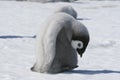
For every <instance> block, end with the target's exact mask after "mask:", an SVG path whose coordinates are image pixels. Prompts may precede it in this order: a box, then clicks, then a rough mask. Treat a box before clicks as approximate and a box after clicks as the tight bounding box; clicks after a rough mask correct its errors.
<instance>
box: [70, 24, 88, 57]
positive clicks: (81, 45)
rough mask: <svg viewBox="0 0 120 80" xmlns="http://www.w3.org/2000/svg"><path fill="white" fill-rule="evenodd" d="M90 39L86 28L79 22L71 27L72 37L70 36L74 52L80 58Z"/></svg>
mask: <svg viewBox="0 0 120 80" xmlns="http://www.w3.org/2000/svg"><path fill="white" fill-rule="evenodd" d="M89 40H90V37H89V32H88V30H87V28H86V27H85V26H84V25H83V24H82V23H80V22H76V23H75V24H74V25H73V35H72V41H73V42H72V44H73V43H74V44H75V45H76V48H75V49H76V51H77V52H78V53H79V55H80V56H81V57H82V55H83V53H84V52H85V50H86V48H87V46H88V43H89Z"/></svg>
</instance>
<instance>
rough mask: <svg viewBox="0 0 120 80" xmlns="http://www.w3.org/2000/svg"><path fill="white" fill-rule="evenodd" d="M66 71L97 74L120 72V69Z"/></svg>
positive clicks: (69, 72)
mask: <svg viewBox="0 0 120 80" xmlns="http://www.w3.org/2000/svg"><path fill="white" fill-rule="evenodd" d="M64 73H67V74H73V73H76V74H86V75H95V74H110V73H116V74H120V71H114V70H72V71H68V72H64Z"/></svg>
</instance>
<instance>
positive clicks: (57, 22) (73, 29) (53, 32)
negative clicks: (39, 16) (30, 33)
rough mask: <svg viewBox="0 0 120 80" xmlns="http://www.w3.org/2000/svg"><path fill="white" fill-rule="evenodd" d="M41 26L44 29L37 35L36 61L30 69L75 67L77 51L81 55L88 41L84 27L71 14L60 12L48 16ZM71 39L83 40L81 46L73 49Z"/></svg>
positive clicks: (38, 70) (49, 71) (54, 71)
mask: <svg viewBox="0 0 120 80" xmlns="http://www.w3.org/2000/svg"><path fill="white" fill-rule="evenodd" d="M42 27H44V30H42V32H41V33H39V34H38V35H37V41H36V42H37V52H36V53H37V54H36V63H35V65H34V66H33V67H32V70H33V71H36V72H41V73H59V72H63V71H67V70H72V69H74V68H76V67H77V66H78V65H77V63H78V61H77V52H78V53H79V54H80V55H82V54H83V52H84V51H85V49H86V47H87V45H88V42H89V33H88V31H87V29H86V27H85V26H84V25H83V24H81V23H80V22H78V21H77V20H76V19H75V18H73V17H72V16H71V15H69V14H66V13H62V12H60V13H56V14H55V15H53V16H52V17H50V18H49V19H48V20H46V22H45V23H44V24H43V25H42ZM72 40H79V41H81V42H83V48H82V49H79V48H78V49H74V48H73V47H72V45H71V42H72Z"/></svg>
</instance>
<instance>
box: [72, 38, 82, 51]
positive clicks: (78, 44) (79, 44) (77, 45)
mask: <svg viewBox="0 0 120 80" xmlns="http://www.w3.org/2000/svg"><path fill="white" fill-rule="evenodd" d="M71 45H72V47H73V48H74V49H77V48H78V49H82V48H83V42H82V41H77V40H76V41H75V40H72V42H71Z"/></svg>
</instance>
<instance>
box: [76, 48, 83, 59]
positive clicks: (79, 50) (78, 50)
mask: <svg viewBox="0 0 120 80" xmlns="http://www.w3.org/2000/svg"><path fill="white" fill-rule="evenodd" d="M77 52H78V53H79V55H80V57H81V58H82V54H83V53H82V52H81V49H78V48H77Z"/></svg>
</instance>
